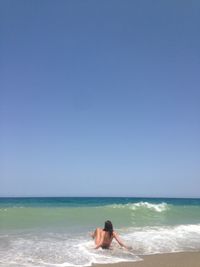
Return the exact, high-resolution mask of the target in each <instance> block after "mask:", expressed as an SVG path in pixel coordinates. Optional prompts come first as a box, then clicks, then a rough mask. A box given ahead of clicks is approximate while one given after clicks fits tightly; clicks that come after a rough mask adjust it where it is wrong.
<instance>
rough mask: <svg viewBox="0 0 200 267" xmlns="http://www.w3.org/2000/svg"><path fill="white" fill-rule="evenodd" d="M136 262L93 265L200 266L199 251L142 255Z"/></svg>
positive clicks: (108, 266) (122, 266)
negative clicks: (140, 259)
mask: <svg viewBox="0 0 200 267" xmlns="http://www.w3.org/2000/svg"><path fill="white" fill-rule="evenodd" d="M141 258H142V259H143V260H142V261H138V262H122V263H115V264H95V265H94V266H95V267H200V252H180V253H170V254H157V255H150V256H142V257H141Z"/></svg>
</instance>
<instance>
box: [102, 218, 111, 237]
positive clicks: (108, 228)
mask: <svg viewBox="0 0 200 267" xmlns="http://www.w3.org/2000/svg"><path fill="white" fill-rule="evenodd" d="M103 230H104V231H106V232H109V234H110V236H112V234H113V225H112V223H111V221H106V222H105V226H104V229H103Z"/></svg>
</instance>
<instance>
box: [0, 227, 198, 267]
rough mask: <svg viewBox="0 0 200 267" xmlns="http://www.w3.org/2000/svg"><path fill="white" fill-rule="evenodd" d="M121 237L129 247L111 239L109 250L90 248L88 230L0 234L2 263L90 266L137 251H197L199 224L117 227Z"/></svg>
mask: <svg viewBox="0 0 200 267" xmlns="http://www.w3.org/2000/svg"><path fill="white" fill-rule="evenodd" d="M119 233H120V236H121V237H122V239H123V240H124V241H125V242H126V243H127V244H128V245H129V246H131V247H132V250H131V251H126V250H125V249H121V248H120V247H119V246H118V244H116V242H113V245H112V249H111V250H103V249H98V250H95V249H94V242H93V240H90V239H89V235H88V233H85V234H83V235H82V236H72V235H69V234H65V233H64V234H63V233H43V234H42V233H40V234H39V233H38V234H21V235H0V266H2V267H10V266H13V267H18V266H26V267H28V266H29V267H36V266H37V267H39V266H43V267H47V266H48V267H51V266H52V267H53V266H58V267H59V266H60V267H65V266H66V267H67V266H76V267H78V266H90V265H91V264H92V263H116V262H120V261H138V260H141V258H140V257H139V256H138V255H147V254H154V253H170V252H179V251H197V250H198V251H200V242H199V240H200V224H197V225H179V226H162V227H160V226H159V227H132V228H126V229H121V230H120V229H119Z"/></svg>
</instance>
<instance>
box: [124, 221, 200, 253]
mask: <svg viewBox="0 0 200 267" xmlns="http://www.w3.org/2000/svg"><path fill="white" fill-rule="evenodd" d="M124 239H125V240H126V241H127V242H128V243H129V244H130V245H131V246H132V247H133V250H134V251H135V252H136V253H138V254H155V253H170V252H180V251H196V250H198V251H199V250H200V242H199V240H200V224H198V225H179V226H173V227H172V226H168V227H167V226H166V227H144V228H132V229H131V228H130V229H129V230H128V233H126V234H124Z"/></svg>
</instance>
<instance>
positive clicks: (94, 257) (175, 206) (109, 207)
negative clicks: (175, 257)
mask: <svg viewBox="0 0 200 267" xmlns="http://www.w3.org/2000/svg"><path fill="white" fill-rule="evenodd" d="M107 219H109V220H111V221H112V222H113V225H114V228H115V230H116V231H117V232H118V233H119V234H120V236H121V238H122V239H123V240H124V242H126V243H127V244H128V245H129V246H131V247H132V249H131V250H130V251H126V250H124V249H121V248H119V246H118V245H117V244H116V243H114V242H113V247H112V248H113V249H112V250H109V251H103V250H101V249H99V250H97V251H96V250H94V249H93V248H94V244H93V241H92V240H91V238H90V235H89V233H90V232H91V231H93V230H94V229H95V228H96V227H103V223H104V221H105V220H107ZM199 240H200V199H170V198H166V199H165V198H0V266H5V267H8V266H15V267H16V266H83V265H85V266H89V265H91V264H92V263H94V262H97V263H112V262H119V261H126V260H127V261H137V260H140V257H139V256H140V255H144V254H152V253H168V252H176V251H197V250H200V241H199Z"/></svg>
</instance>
